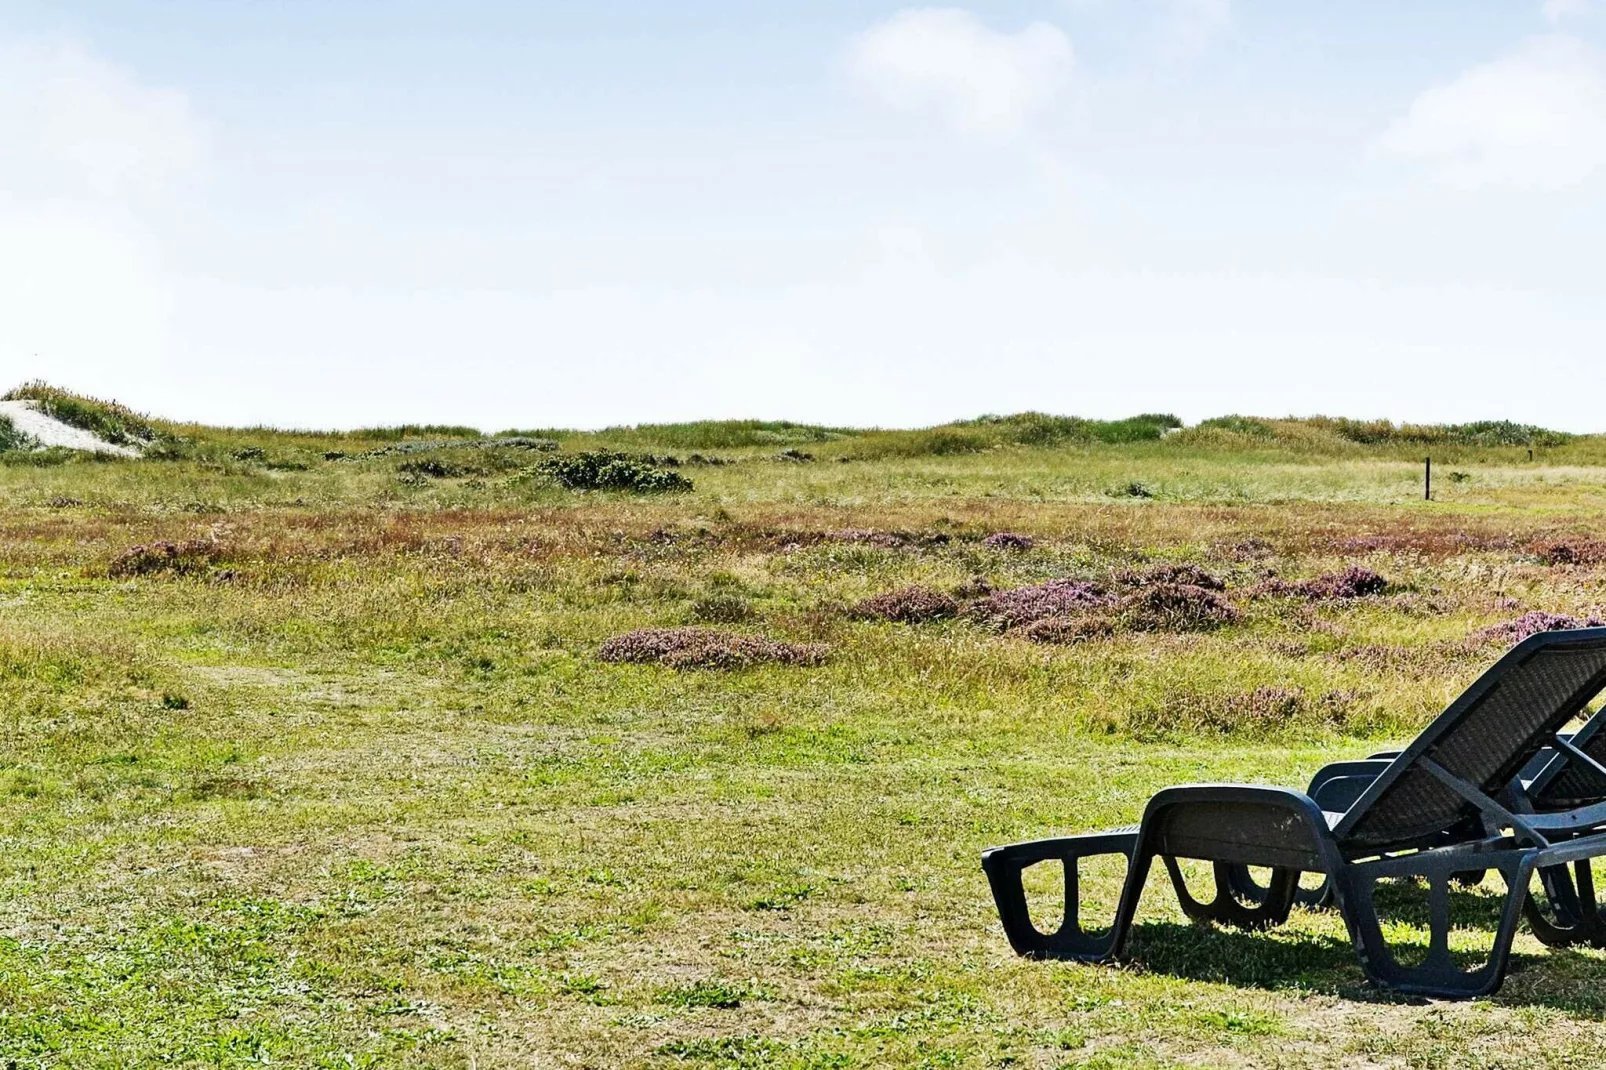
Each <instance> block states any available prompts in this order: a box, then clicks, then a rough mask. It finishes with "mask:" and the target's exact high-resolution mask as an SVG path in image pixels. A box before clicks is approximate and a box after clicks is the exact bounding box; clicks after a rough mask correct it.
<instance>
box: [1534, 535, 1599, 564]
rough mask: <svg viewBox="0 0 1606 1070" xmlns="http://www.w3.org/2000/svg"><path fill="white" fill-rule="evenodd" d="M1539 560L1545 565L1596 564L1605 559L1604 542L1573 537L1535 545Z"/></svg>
mask: <svg viewBox="0 0 1606 1070" xmlns="http://www.w3.org/2000/svg"><path fill="white" fill-rule="evenodd" d="M1535 553H1536V554H1537V555H1538V557H1539V560H1540V561H1543V562H1544V563H1545V564H1547V565H1598V564H1600V563H1601V562H1603V561H1606V542H1599V541H1597V540H1595V539H1575V540H1573V541H1571V542H1552V543H1545V544H1543V545H1541V546H1538V547H1535Z"/></svg>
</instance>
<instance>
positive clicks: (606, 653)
mask: <svg viewBox="0 0 1606 1070" xmlns="http://www.w3.org/2000/svg"><path fill="white" fill-rule="evenodd" d="M597 658H598V659H599V660H601V661H611V662H633V663H636V664H655V665H667V666H668V667H669V668H672V669H745V668H749V667H751V666H754V665H761V664H766V663H773V664H779V665H818V664H820V663H821V662H822V661H824V660H825V648H824V647H822V646H813V645H803V644H798V643H782V642H778V641H777V640H774V639H766V638H764V637H762V636H756V635H738V634H736V633H734V632H724V631H720V630H718V629H717V628H640V629H637V630H636V631H633V632H626V633H625V634H624V635H616V636H614V637H613V638H612V639H609V640H607V641H606V642H604V643H603V644H602V646H601V647H599V648H598V649H597Z"/></svg>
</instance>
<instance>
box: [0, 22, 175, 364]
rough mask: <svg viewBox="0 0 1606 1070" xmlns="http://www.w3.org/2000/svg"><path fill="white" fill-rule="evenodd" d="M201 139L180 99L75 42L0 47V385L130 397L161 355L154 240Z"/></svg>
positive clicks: (164, 293) (161, 296)
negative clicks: (34, 383) (41, 383)
mask: <svg viewBox="0 0 1606 1070" xmlns="http://www.w3.org/2000/svg"><path fill="white" fill-rule="evenodd" d="M203 142H204V138H203V133H202V131H201V128H200V125H199V123H198V122H197V120H196V119H195V117H194V116H193V115H192V113H191V111H190V107H189V104H188V102H187V100H186V98H185V97H184V96H183V94H181V93H178V92H175V91H172V90H167V89H159V88H153V87H149V86H146V85H143V84H141V83H140V82H139V81H138V80H137V79H135V78H134V77H133V76H131V75H130V74H128V73H127V72H125V71H124V70H122V69H120V68H119V67H117V66H115V65H113V64H111V63H109V62H107V61H106V60H104V59H102V58H100V57H98V56H96V55H95V54H94V53H93V52H91V51H90V50H88V49H86V48H84V47H83V46H81V45H78V44H75V43H73V42H70V41H38V40H3V39H0V389H4V388H5V386H7V385H10V381H14V380H18V379H22V378H31V377H34V376H39V375H43V376H50V377H54V378H58V379H62V380H68V381H74V382H87V381H94V382H97V383H98V384H100V388H102V389H106V390H118V391H126V390H128V389H130V387H131V386H132V385H133V384H134V383H136V382H137V381H138V377H139V375H140V374H141V372H142V370H143V371H145V372H149V371H151V370H154V368H155V367H156V366H158V365H159V364H161V363H162V362H163V361H164V360H165V359H166V356H167V349H168V334H167V319H168V315H169V311H170V308H171V305H172V300H171V292H170V288H169V285H168V282H167V280H166V278H165V277H164V273H163V270H162V267H161V260H162V256H161V248H160V245H159V244H158V242H157V241H156V239H155V238H154V235H155V234H156V233H157V232H158V231H159V230H160V229H161V228H160V226H159V221H160V220H161V219H163V218H165V217H164V215H163V213H164V212H165V211H167V210H170V209H171V208H173V207H174V206H175V203H176V202H175V201H174V200H173V199H172V198H171V197H170V196H169V195H171V194H173V193H176V192H179V191H181V190H182V189H183V188H184V186H185V183H186V181H187V180H188V179H189V178H190V177H191V176H193V175H194V174H195V172H196V168H197V166H198V165H199V163H200V160H201V157H202V149H203Z"/></svg>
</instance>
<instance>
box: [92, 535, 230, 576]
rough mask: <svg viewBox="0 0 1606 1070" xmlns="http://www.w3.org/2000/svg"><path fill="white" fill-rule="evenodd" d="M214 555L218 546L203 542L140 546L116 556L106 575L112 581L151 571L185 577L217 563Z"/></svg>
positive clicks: (199, 540) (216, 554)
mask: <svg viewBox="0 0 1606 1070" xmlns="http://www.w3.org/2000/svg"><path fill="white" fill-rule="evenodd" d="M218 553H219V549H218V545H217V544H216V543H213V542H207V541H206V540H204V539H197V540H194V541H191V542H166V541H162V542H151V543H141V544H140V545H138V546H131V547H129V548H128V549H127V550H124V551H123V552H122V553H121V554H119V555H117V559H116V560H114V561H113V562H112V563H111V565H110V566H108V567H107V569H106V572H107V574H108V575H110V576H112V577H115V578H122V577H126V576H148V575H150V574H151V573H153V572H172V573H176V574H178V575H185V574H187V573H191V572H199V571H201V570H203V569H205V568H206V567H207V566H209V565H210V564H211V563H212V562H213V561H215V560H217V556H218Z"/></svg>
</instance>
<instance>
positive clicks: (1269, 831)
mask: <svg viewBox="0 0 1606 1070" xmlns="http://www.w3.org/2000/svg"><path fill="white" fill-rule="evenodd" d="M1603 688H1606V628H1592V629H1580V630H1575V631H1565V632H1547V633H1542V634H1539V635H1535V636H1533V637H1531V638H1529V639H1526V640H1524V641H1523V642H1522V643H1520V644H1518V645H1517V646H1516V647H1515V648H1513V649H1512V650H1511V651H1510V652H1508V653H1507V654H1506V655H1505V656H1504V657H1502V658H1501V659H1500V661H1499V662H1498V663H1496V664H1495V665H1494V666H1493V667H1492V668H1490V669H1489V670H1488V671H1487V672H1486V673H1484V674H1483V676H1481V677H1480V678H1479V679H1478V680H1477V682H1476V683H1474V684H1473V685H1472V686H1471V687H1470V688H1468V689H1467V691H1466V692H1465V693H1464V694H1462V695H1461V696H1460V697H1459V698H1458V699H1456V700H1455V701H1454V702H1453V703H1451V704H1450V706H1449V708H1447V709H1446V710H1445V711H1444V712H1443V713H1442V714H1440V715H1439V716H1438V717H1437V718H1436V719H1435V720H1434V721H1433V723H1432V724H1430V725H1429V726H1428V727H1427V728H1426V729H1425V730H1423V732H1422V734H1421V735H1420V736H1418V737H1417V739H1416V740H1415V741H1414V742H1413V743H1412V744H1411V745H1410V746H1409V747H1407V748H1406V749H1405V750H1404V751H1402V752H1401V753H1400V754H1399V756H1398V757H1396V758H1394V759H1393V760H1391V761H1389V762H1388V764H1387V766H1386V767H1385V768H1384V769H1383V770H1382V771H1381V772H1380V773H1377V774H1376V775H1375V776H1374V777H1373V779H1372V780H1371V782H1370V783H1369V784H1367V785H1366V786H1365V788H1364V790H1363V791H1361V792H1360V793H1359V796H1358V797H1357V798H1355V799H1354V801H1353V803H1351V804H1350V805H1348V806H1346V807H1345V808H1344V809H1343V810H1342V811H1334V810H1326V809H1324V808H1323V806H1322V805H1320V804H1318V803H1317V801H1316V800H1315V799H1313V798H1312V797H1311V796H1310V795H1308V794H1306V793H1304V792H1298V791H1294V790H1291V789H1287V788H1276V787H1262V786H1256V785H1245V784H1199V785H1186V786H1181V787H1173V788H1166V789H1164V790H1162V791H1160V792H1159V793H1158V794H1156V795H1155V796H1154V797H1153V798H1152V799H1150V800H1149V803H1148V806H1147V807H1146V808H1145V810H1144V813H1143V820H1142V822H1141V823H1140V824H1138V825H1134V826H1130V827H1128V828H1123V829H1116V830H1113V831H1109V832H1100V833H1093V834H1088V835H1080V836H1065V837H1059V838H1056V839H1048V840H1038V841H1035V842H1031V843H1020V844H1013V845H1011V846H1007V847H995V848H993V849H991V850H988V851H985V852H983V853H982V867H983V869H984V870H985V871H986V874H987V878H988V882H989V883H990V884H991V886H992V891H993V898H994V901H995V902H996V904H997V906H998V913H999V917H1000V918H1001V920H1002V921H1003V924H1004V931H1005V933H1006V934H1007V935H1008V937H1009V941H1010V944H1011V946H1012V947H1014V949H1015V950H1016V951H1017V952H1018V953H1020V954H1022V955H1028V956H1032V957H1040V958H1070V959H1081V960H1084V961H1094V962H1098V961H1108V960H1111V959H1119V958H1122V957H1124V956H1125V954H1126V945H1127V939H1128V937H1129V935H1130V932H1131V928H1132V924H1133V919H1134V917H1135V916H1136V914H1137V908H1138V901H1139V899H1140V898H1141V896H1142V894H1143V887H1144V884H1145V882H1146V881H1147V879H1148V875H1149V871H1150V868H1151V866H1152V864H1153V862H1154V859H1155V858H1161V859H1163V860H1164V862H1165V865H1166V869H1167V870H1168V872H1169V873H1170V876H1171V881H1172V885H1173V887H1174V888H1175V890H1176V893H1177V896H1178V899H1179V900H1180V901H1181V903H1182V904H1183V907H1184V909H1185V911H1186V912H1187V913H1188V914H1189V915H1190V916H1192V917H1195V918H1208V919H1211V920H1215V921H1219V922H1224V923H1227V924H1233V925H1239V926H1244V927H1248V928H1263V927H1267V926H1272V925H1278V924H1281V923H1282V922H1283V921H1284V920H1286V919H1287V916H1288V911H1289V909H1290V907H1291V906H1292V905H1293V902H1294V897H1295V891H1296V889H1297V888H1298V879H1299V874H1300V873H1302V872H1303V873H1319V874H1323V875H1325V876H1326V877H1327V878H1328V879H1329V880H1330V881H1331V883H1332V887H1333V901H1334V904H1335V906H1336V907H1337V908H1338V910H1339V911H1340V913H1341V914H1342V916H1343V918H1344V922H1345V926H1346V928H1347V929H1348V930H1349V935H1350V939H1351V941H1352V942H1353V943H1354V945H1355V948H1356V951H1357V952H1358V953H1359V956H1360V961H1361V967H1362V969H1363V970H1364V971H1365V973H1366V976H1367V977H1368V978H1369V979H1371V980H1372V981H1373V982H1374V983H1376V984H1378V985H1381V986H1385V987H1388V988H1392V989H1396V990H1399V991H1404V992H1412V993H1418V994H1422V995H1429V996H1439V997H1451V998H1457V997H1459V998H1465V997H1471V996H1478V995H1483V994H1487V993H1489V992H1493V991H1494V990H1495V989H1497V988H1498V987H1499V986H1500V983H1501V981H1502V980H1503V979H1504V977H1505V970H1506V961H1507V957H1508V955H1509V953H1510V949H1511V941H1512V937H1513V936H1514V935H1515V933H1516V927H1517V924H1518V921H1519V919H1520V918H1521V916H1522V913H1523V905H1524V902H1525V900H1526V899H1527V897H1528V888H1529V885H1530V882H1531V880H1532V877H1533V875H1534V873H1535V872H1536V871H1537V872H1540V873H1541V874H1545V873H1551V874H1554V873H1558V872H1561V873H1565V867H1567V866H1568V865H1570V864H1573V863H1577V862H1583V863H1585V866H1583V867H1580V871H1581V872H1584V873H1587V872H1588V871H1587V868H1586V867H1587V861H1588V859H1590V858H1594V857H1600V856H1606V831H1602V829H1603V828H1606V803H1601V802H1590V803H1584V804H1582V805H1579V806H1576V807H1572V808H1568V809H1562V810H1556V811H1553V812H1547V813H1531V812H1525V810H1527V809H1528V808H1527V807H1525V806H1524V805H1523V802H1522V800H1520V799H1512V798H1510V797H1509V796H1508V795H1507V794H1506V789H1507V787H1508V785H1509V784H1510V783H1511V781H1512V780H1513V778H1515V777H1517V776H1518V774H1519V773H1520V772H1521V771H1522V770H1523V769H1524V767H1525V766H1527V765H1528V764H1529V763H1530V762H1532V761H1533V760H1534V759H1535V758H1536V757H1538V756H1539V755H1540V753H1541V752H1542V751H1543V750H1545V749H1546V748H1550V749H1551V750H1552V751H1553V752H1554V754H1553V756H1552V758H1551V759H1550V762H1551V763H1554V762H1560V766H1559V769H1558V771H1557V772H1556V773H1554V774H1551V776H1552V779H1553V780H1560V779H1561V778H1563V777H1567V776H1570V775H1571V774H1570V773H1569V772H1568V771H1569V770H1572V771H1573V772H1576V771H1577V770H1578V769H1582V770H1585V771H1586V773H1585V776H1586V777H1587V778H1588V779H1590V780H1591V782H1593V779H1594V778H1601V779H1606V765H1602V764H1601V763H1599V762H1597V761H1596V760H1595V759H1594V758H1592V757H1590V756H1589V755H1588V754H1585V753H1584V752H1583V751H1581V750H1579V749H1578V748H1577V747H1574V746H1572V745H1571V741H1570V740H1565V739H1560V738H1558V734H1559V732H1560V730H1561V729H1562V728H1563V727H1564V726H1566V725H1567V724H1568V723H1569V722H1570V721H1572V720H1573V719H1574V717H1576V716H1577V715H1578V714H1579V713H1580V712H1581V711H1582V710H1583V709H1584V708H1585V707H1586V705H1587V704H1588V703H1589V701H1590V700H1591V699H1592V698H1594V696H1595V695H1596V694H1598V693H1599V692H1600V691H1601V690H1602V689H1603ZM1546 769H1547V770H1548V769H1549V763H1547V765H1546ZM1318 790H1319V789H1318ZM1098 855H1122V856H1124V857H1125V859H1126V861H1127V870H1126V878H1125V881H1124V883H1123V887H1122V892H1121V897H1120V902H1119V905H1118V906H1117V908H1116V912H1115V918H1114V921H1113V923H1112V924H1111V925H1110V927H1109V928H1108V929H1106V930H1103V931H1094V930H1090V929H1088V928H1085V927H1084V926H1083V925H1082V923H1081V917H1080V895H1079V889H1078V881H1077V870H1078V864H1079V862H1080V860H1081V859H1083V858H1089V857H1093V856H1098ZM1178 859H1197V860H1200V861H1204V862H1216V863H1227V864H1228V865H1229V866H1264V867H1269V868H1270V869H1271V870H1272V877H1271V882H1270V887H1269V889H1268V890H1267V893H1266V895H1265V897H1264V899H1263V900H1262V901H1261V902H1259V903H1257V904H1246V903H1243V902H1240V901H1239V900H1238V899H1237V898H1235V897H1234V896H1233V895H1232V891H1231V889H1230V888H1229V887H1226V886H1225V883H1226V882H1224V881H1223V879H1222V877H1221V873H1222V869H1221V867H1218V868H1217V895H1216V899H1215V900H1214V901H1213V902H1210V903H1200V902H1198V901H1197V900H1195V899H1194V898H1193V896H1192V895H1190V894H1189V892H1188V889H1187V886H1186V883H1185V882H1184V880H1183V877H1182V873H1181V871H1180V868H1179V867H1178V865H1177V860H1178ZM1049 861H1058V862H1060V863H1061V864H1062V865H1063V866H1064V871H1065V913H1064V922H1063V924H1062V925H1061V926H1060V928H1059V930H1058V931H1056V932H1054V933H1051V934H1045V933H1043V932H1040V931H1039V930H1038V929H1037V928H1036V926H1035V925H1033V923H1032V920H1031V914H1030V911H1029V909H1028V907H1027V904H1026V895H1025V889H1024V884H1023V882H1022V874H1023V873H1024V871H1025V870H1026V869H1027V868H1028V867H1030V866H1033V865H1035V864H1037V863H1040V862H1049ZM1488 870H1496V871H1498V872H1499V873H1500V875H1501V876H1502V877H1503V878H1504V880H1505V884H1506V889H1507V890H1506V893H1505V898H1504V902H1503V905H1502V908H1501V911H1500V920H1499V923H1498V925H1497V927H1496V931H1495V936H1494V946H1493V948H1492V949H1491V951H1490V953H1489V956H1488V958H1487V960H1486V961H1485V962H1484V963H1483V964H1482V965H1481V966H1479V967H1477V968H1476V969H1473V970H1463V969H1461V968H1459V967H1458V966H1457V965H1456V964H1455V962H1454V960H1453V959H1452V957H1451V955H1450V950H1449V935H1450V928H1451V922H1450V890H1449V889H1450V883H1451V881H1452V879H1454V878H1455V877H1456V876H1457V875H1459V874H1465V873H1468V872H1486V871H1488ZM1387 878H1421V879H1425V880H1426V881H1427V883H1428V886H1429V896H1428V915H1429V946H1428V952H1427V955H1426V957H1425V958H1424V959H1423V960H1422V961H1421V962H1420V963H1418V964H1415V965H1405V964H1402V963H1401V962H1400V961H1399V960H1398V958H1397V957H1396V956H1395V955H1394V953H1393V952H1392V950H1391V949H1390V947H1389V945H1388V942H1387V940H1386V939H1385V938H1384V935H1383V928H1382V924H1381V922H1380V919H1379V916H1378V911H1377V907H1376V904H1375V902H1374V891H1375V889H1376V886H1377V882H1378V881H1380V880H1383V879H1387ZM1548 890H1549V884H1548V882H1547V891H1548ZM1583 891H1584V889H1583V888H1579V889H1578V892H1579V893H1580V894H1581V893H1582V892H1583ZM1590 908H1591V909H1592V908H1593V895H1592V890H1591V896H1590ZM1580 909H1583V908H1580Z"/></svg>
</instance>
